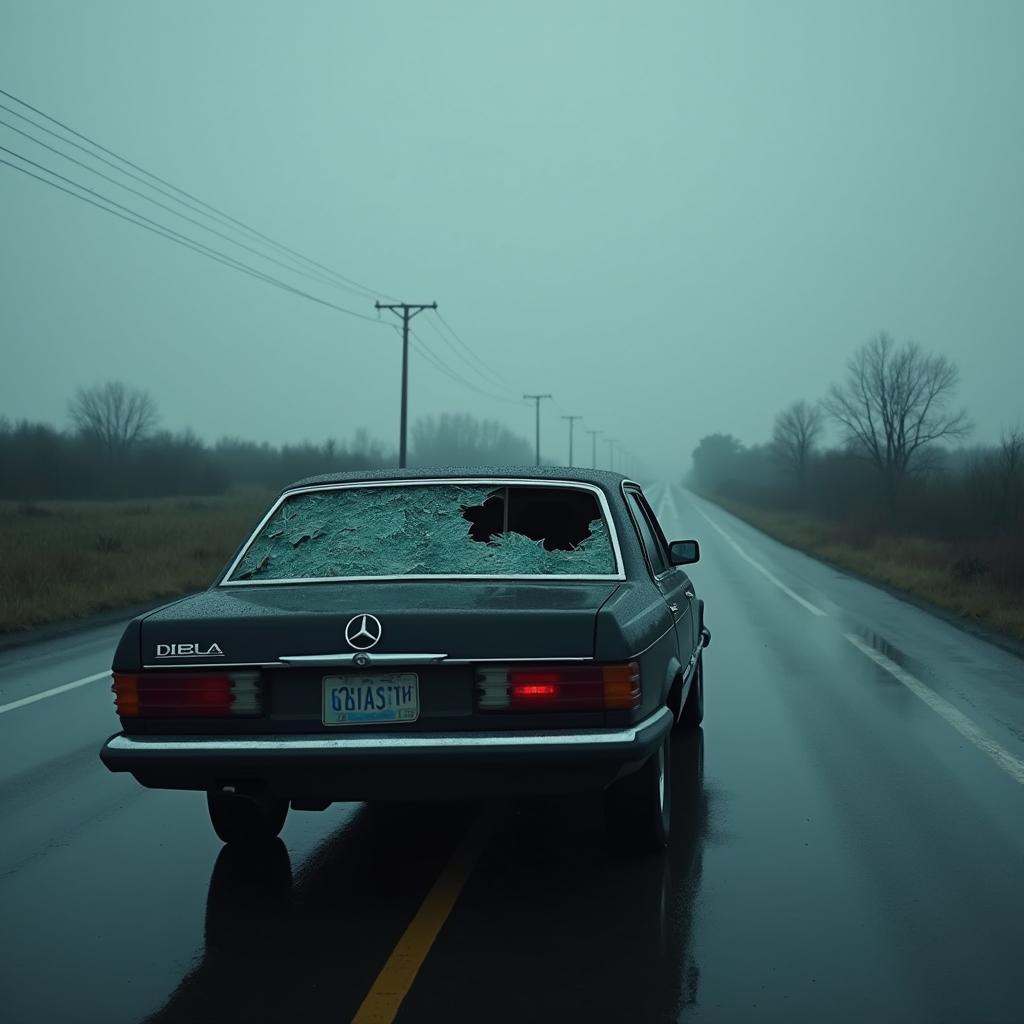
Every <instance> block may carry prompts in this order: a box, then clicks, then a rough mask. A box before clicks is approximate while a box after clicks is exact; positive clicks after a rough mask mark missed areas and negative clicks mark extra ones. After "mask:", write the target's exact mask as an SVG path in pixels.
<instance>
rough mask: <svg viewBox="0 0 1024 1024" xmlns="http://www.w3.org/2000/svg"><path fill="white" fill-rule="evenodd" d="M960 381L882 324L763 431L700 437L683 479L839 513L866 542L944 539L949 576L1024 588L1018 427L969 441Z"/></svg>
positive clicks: (835, 519) (774, 506) (786, 506)
mask: <svg viewBox="0 0 1024 1024" xmlns="http://www.w3.org/2000/svg"><path fill="white" fill-rule="evenodd" d="M957 383H958V374H957V370H956V367H955V366H954V365H953V364H952V363H951V362H950V361H949V360H947V359H946V358H944V357H942V356H936V355H931V354H928V353H926V352H925V351H924V350H923V349H921V348H920V347H919V346H918V345H915V344H910V343H907V344H904V345H902V346H899V345H897V344H896V342H895V341H894V340H893V339H892V338H891V337H890V336H889V335H887V334H884V333H883V334H880V335H878V336H877V337H875V338H873V339H871V341H869V342H868V343H867V344H865V345H864V346H862V347H861V348H860V349H858V350H857V351H856V352H855V353H854V354H853V355H852V356H851V358H850V360H849V362H848V364H847V374H846V377H845V379H844V380H843V381H841V382H840V383H838V384H833V385H832V386H831V388H830V389H829V390H828V391H827V393H826V394H825V395H824V396H823V397H822V398H821V399H820V400H818V401H815V402H809V401H804V400H802V401H796V402H793V403H792V404H791V405H790V406H788V407H787V408H786V409H784V410H782V411H781V412H779V414H778V415H777V416H776V419H775V423H774V429H773V433H772V437H771V439H770V440H768V441H766V442H765V443H763V444H755V445H750V446H747V445H744V444H742V443H741V442H740V441H739V440H737V439H736V438H735V437H733V436H731V435H728V434H713V435H709V436H706V437H704V438H702V439H701V441H700V443H699V444H698V446H697V448H696V449H695V450H694V452H693V469H692V472H691V476H690V481H691V483H692V485H693V486H694V487H695V488H697V489H698V490H701V491H703V492H704V493H706V494H708V495H709V496H711V497H720V498H725V499H730V500H732V501H734V502H738V503H741V504H744V505H747V506H752V507H759V508H763V509H767V510H777V511H784V512H790V513H799V514H802V515H803V516H806V517H808V518H811V519H816V520H823V521H827V522H829V523H831V524H842V526H843V527H844V529H845V534H846V536H847V537H848V538H849V539H850V540H851V541H852V542H853V543H855V544H860V545H862V546H868V545H870V544H871V543H872V542H873V539H874V538H876V537H877V536H878V535H889V536H892V535H900V536H913V537H921V538H928V539H932V540H935V541H942V542H944V543H947V544H950V545H952V546H953V548H954V550H956V551H958V552H960V556H958V557H957V558H956V560H955V562H954V563H953V565H952V568H951V571H952V573H953V575H954V576H955V577H957V578H969V577H971V576H976V575H983V574H988V575H989V577H990V578H991V579H992V580H993V581H995V580H997V579H998V581H999V582H1000V583H1001V584H1002V585H1004V586H1011V587H1014V588H1017V589H1024V428H1022V427H1021V426H1020V425H1016V426H1013V425H1009V426H1007V427H1006V428H1005V429H1004V431H1003V433H1002V437H1001V439H1000V441H999V443H998V444H994V445H977V446H973V447H969V446H967V445H966V444H965V441H966V439H967V437H968V436H969V434H970V431H971V423H970V420H969V418H968V416H967V413H966V411H964V410H962V409H957V408H955V406H954V404H953V399H954V396H955V390H956V386H957ZM826 437H831V439H832V443H831V444H828V443H826Z"/></svg>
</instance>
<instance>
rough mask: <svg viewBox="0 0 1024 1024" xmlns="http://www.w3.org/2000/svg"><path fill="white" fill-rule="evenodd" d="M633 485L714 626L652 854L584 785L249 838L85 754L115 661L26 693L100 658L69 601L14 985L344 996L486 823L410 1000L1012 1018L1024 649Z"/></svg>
mask: <svg viewBox="0 0 1024 1024" xmlns="http://www.w3.org/2000/svg"><path fill="white" fill-rule="evenodd" d="M648 494H649V496H650V497H651V500H652V503H653V504H654V506H655V508H656V510H657V511H658V513H659V516H660V517H661V518H662V521H663V524H664V525H665V529H666V533H668V534H670V535H671V537H672V538H673V539H674V538H682V537H697V538H698V539H699V540H700V541H701V545H702V560H701V562H700V563H699V564H698V565H696V566H694V567H693V569H692V572H691V576H692V578H693V580H694V582H695V584H696V585H697V588H698V593H699V594H700V596H701V597H703V598H704V599H705V601H706V603H707V622H708V625H709V626H710V628H711V630H712V633H713V638H714V639H713V644H712V646H711V648H710V649H709V650H708V651H707V653H706V654H705V673H706V674H705V682H706V691H705V694H706V695H705V704H706V718H705V724H704V727H703V731H702V735H698V736H697V737H696V738H688V739H683V740H680V741H679V742H678V744H677V745H676V747H675V749H674V754H673V756H674V769H673V770H674V792H673V840H672V845H671V847H670V849H669V850H668V851H667V853H666V854H665V856H664V857H655V858H648V859H640V860H622V859H620V858H618V857H616V856H615V855H613V854H612V853H611V852H610V851H609V849H608V847H607V844H606V842H605V837H604V833H603V826H602V821H601V817H600V814H599V804H598V801H596V800H595V799H589V798H588V799H564V800H547V801H530V802H521V803H518V802H517V803H511V804H502V805H498V806H494V807H484V808H481V807H477V806H457V807H453V808H425V809H417V810H416V811H415V812H412V813H410V814H409V815H408V816H395V815H390V816H387V815H385V816H383V817H381V816H378V815H375V814H371V813H370V812H369V810H368V809H367V808H366V807H365V806H363V805H360V804H345V805H335V806H334V807H332V808H331V809H330V810H328V811H327V812H325V813H323V814H308V813H302V812H294V813H292V814H291V815H290V816H289V819H288V823H287V824H286V826H285V829H284V832H283V833H282V841H281V842H280V843H279V844H276V845H275V846H274V847H273V848H272V849H271V850H270V851H268V853H267V855H266V856H265V857H264V858H262V859H261V860H260V861H259V862H258V863H255V864H254V863H250V862H245V861H239V860H237V859H236V858H233V857H231V856H229V855H228V854H227V853H226V852H222V848H221V846H220V843H219V842H218V840H217V839H216V838H215V836H214V834H213V832H212V830H211V828H210V826H209V823H208V821H207V818H206V808H205V802H204V801H203V799H202V797H201V796H199V795H197V794H188V793H172V792H161V791H148V790H144V789H143V788H142V787H140V786H138V785H137V784H136V783H135V781H134V780H133V779H132V778H131V777H129V776H125V775H112V774H110V773H109V772H107V770H106V769H105V768H104V767H103V766H102V765H101V764H100V762H99V758H98V752H99V748H100V745H101V744H102V742H103V740H104V739H106V737H107V736H108V735H110V734H111V733H112V732H114V731H116V727H117V721H116V718H115V717H114V712H113V705H112V698H111V695H110V692H109V688H108V684H107V682H106V681H105V678H104V677H102V676H99V677H98V678H91V681H89V682H84V683H82V685H79V686H75V687H73V688H70V689H66V690H63V691H61V692H58V693H55V694H52V695H50V696H46V697H43V698H42V699H38V700H31V701H30V700H29V698H32V697H35V696H38V695H40V694H43V693H45V692H47V691H50V690H52V689H55V688H57V687H62V686H65V685H66V684H68V683H72V682H77V681H79V680H84V679H90V677H97V676H98V675H99V674H100V673H103V672H104V671H105V670H106V669H107V667H108V666H109V663H110V658H111V655H112V652H113V647H114V644H115V642H116V639H117V637H118V635H119V632H120V626H116V627H108V628H103V629H97V630H91V631H88V632H80V633H77V634H74V635H72V636H70V637H68V638H65V639H60V640H54V641H47V642H40V643H38V644H34V645H31V646H24V647H20V648H14V649H11V650H8V651H6V652H3V653H0V835H2V837H3V840H2V842H0V950H2V951H3V955H2V957H0V1016H2V1017H3V1019H4V1020H5V1021H6V1022H11V1024H15V1022H18V1024H20V1022H23V1021H24V1022H29V1021H31V1022H33V1024H47V1022H51V1021H69V1020H75V1021H79V1022H91V1021H97V1022H103V1024H116V1022H121V1021H124V1022H135V1021H141V1020H144V1019H147V1018H149V1019H153V1020H158V1021H161V1022H163V1021H190V1022H191V1021H203V1020H216V1021H221V1022H225V1024H227V1022H231V1021H236V1020H239V1021H241V1020H245V1021H257V1020H266V1021H275V1022H277V1021H281V1020H294V1021H302V1020H307V1019H308V1020H326V1019H330V1020H349V1019H351V1018H352V1017H353V1016H354V1015H355V1013H356V1012H357V1010H358V1009H359V1007H360V1006H361V1004H363V1001H364V999H365V998H366V997H367V994H368V993H369V992H371V990H373V989H374V985H375V979H377V977H378V975H379V974H380V972H381V970H382V968H383V967H384V965H385V963H387V962H388V960H389V957H390V956H391V954H392V951H393V950H394V948H395V946H396V943H398V941H399V939H400V938H401V937H402V935H403V932H405V930H406V928H407V925H408V924H409V922H410V920H411V919H412V918H413V916H414V914H416V912H417V909H418V908H419V907H420V906H421V904H422V903H423V901H424V898H425V896H426V895H427V893H428V891H430V890H431V887H432V886H434V883H435V880H436V879H437V878H438V876H439V875H440V874H441V873H442V872H443V871H444V870H446V865H450V862H451V858H452V856H453V853H456V852H457V851H460V850H463V851H464V850H465V849H466V848H467V846H466V844H467V843H470V844H472V845H473V855H474V857H475V860H473V859H472V858H470V859H469V860H468V861H466V862H465V865H464V866H465V872H464V874H465V884H464V886H463V888H462V889H461V892H459V894H458V898H457V899H456V900H455V903H454V907H453V909H452V910H451V913H450V916H449V917H448V918H447V921H446V922H445V923H444V926H443V927H442V929H441V931H440V933H439V934H438V936H437V939H436V941H434V943H433V945H432V947H431V948H430V951H429V953H428V954H427V956H426V959H425V961H424V963H423V966H422V969H421V970H420V973H419V975H418V977H417V978H416V980H415V982H414V984H413V986H412V989H411V991H410V993H409V995H408V996H407V998H406V999H405V1001H404V1003H403V1004H402V1007H401V1010H400V1011H399V1013H398V1018H397V1019H398V1020H400V1021H427V1020H437V1019H442V1018H443V1019H445V1020H447V1021H461V1020H465V1021H474V1022H476V1021H479V1020H481V1019H486V1020H488V1021H489V1022H503V1021H509V1022H513V1021H514V1022H516V1024H520V1022H522V1021H532V1020H541V1021H546V1020H551V1021H565V1020H587V1021H669V1020H677V1019H684V1020H687V1021H716V1022H718V1021H721V1022H731V1021H741V1020H757V1021H775V1020H778V1021H788V1022H790V1021H801V1020H817V1019H823V1020H829V1021H857V1022H862V1021H864V1020H876V1021H901V1022H903V1021H921V1022H928V1024H935V1022H940V1021H949V1022H957V1021H971V1022H974V1024H980V1022H993V1024H994V1022H1008V1021H1012V1020H1019V1019H1021V1018H1022V1016H1024V1006H1022V1003H1024V975H1022V972H1021V966H1020V949H1021V942H1022V940H1021V932H1022V927H1024V884H1022V883H1024V661H1022V660H1020V659H1019V658H1017V657H1015V656H1014V655H1012V654H1010V653H1007V652H1006V651H1004V650H1001V649H1000V648H998V647H995V646H992V645H990V644H988V643H986V642H984V641H982V640H980V639H977V638H975V637H973V636H971V635H969V634H967V633H965V632H963V631H961V630H959V629H957V628H956V627H955V626H952V625H950V624H948V623H947V622H945V621H943V620H940V619H938V618H935V617H933V616H931V615H929V614H927V613H926V612H924V611H922V610H920V609H919V608H917V607H914V606H913V605H910V604H908V603H905V602H903V601H900V600H898V599H896V598H895V597H892V596H890V595H889V594H887V593H885V592H883V591H880V590H878V589H876V588H873V587H871V586H869V585H867V584H864V583H862V582H860V581H857V580H855V579H852V578H850V577H848V576H846V575H844V574H843V573H841V572H839V571H837V570H835V569H833V568H830V567H828V566H825V565H823V564H821V563H819V562H815V561H814V560H812V559H810V558H807V557H805V556H803V555H800V554H798V553H796V552H793V551H791V550H790V549H787V548H785V547H783V546H782V545H779V544H777V543H775V542H774V541H771V540H769V539H768V538H766V537H764V536H763V535H762V534H760V533H758V532H757V531H755V530H753V529H752V528H750V527H748V526H746V525H745V524H743V523H741V522H739V521H738V520H736V519H734V518H733V517H731V516H730V515H728V514H727V513H725V512H723V511H722V510H720V509H718V508H716V507H715V506H713V505H710V504H708V503H705V502H703V501H701V500H699V499H697V498H695V497H693V496H692V495H690V494H688V493H686V492H684V491H683V490H682V489H681V488H679V487H677V486H670V485H665V484H661V485H654V486H651V487H650V488H649V489H648ZM701 763H703V775H702V776H701V774H700V765H701ZM467 836H468V837H469V838H468V839H467V838H466V837H467ZM474 837H475V838H474Z"/></svg>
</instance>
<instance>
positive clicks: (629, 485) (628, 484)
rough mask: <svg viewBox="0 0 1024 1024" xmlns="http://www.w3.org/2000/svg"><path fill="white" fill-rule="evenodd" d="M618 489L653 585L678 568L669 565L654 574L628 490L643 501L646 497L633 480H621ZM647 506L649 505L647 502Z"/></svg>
mask: <svg viewBox="0 0 1024 1024" xmlns="http://www.w3.org/2000/svg"><path fill="white" fill-rule="evenodd" d="M620 487H621V489H622V500H623V502H624V503H625V506H626V512H628V513H629V521H630V522H631V523H632V524H633V530H634V531H635V533H636V539H637V543H638V544H639V545H640V550H641V552H643V556H644V564H645V565H646V566H647V572H648V574H649V575H650V577H651V579H652V580H654V581H655V583H660V582H661V581H662V580H663V579H664V578H665V577H666V576H667V575H668V574H669V573H670V572H673V571H674V570H675V569H676V568H678V566H675V565H670V566H669V567H668V568H667V569H666V570H665V571H664V572H662V573H656V572H655V571H654V566H653V565H651V560H650V558H649V557H648V555H647V545H646V544H644V542H643V538H642V537H641V536H640V525H639V523H637V521H636V516H635V515H634V514H633V507H632V506H631V505H630V503H629V492H630V490H636V491H637V493H639V494H640V496H641V497H642V498H643V499H644V501H646V500H647V498H646V495H644V492H643V488H641V486H640V485H639V484H638V483H636V482H635V481H633V480H623V481H622V483H621V484H620ZM648 504H650V503H649V502H648ZM655 540H657V537H655Z"/></svg>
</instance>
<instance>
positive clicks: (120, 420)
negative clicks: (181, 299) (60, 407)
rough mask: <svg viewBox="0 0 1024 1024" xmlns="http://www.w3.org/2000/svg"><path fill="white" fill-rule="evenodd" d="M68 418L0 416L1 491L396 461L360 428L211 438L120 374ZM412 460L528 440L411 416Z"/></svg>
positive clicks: (113, 492) (490, 453)
mask: <svg viewBox="0 0 1024 1024" xmlns="http://www.w3.org/2000/svg"><path fill="white" fill-rule="evenodd" d="M69 415H70V419H71V426H70V428H68V429H65V430H61V429H58V428H56V427H54V426H52V425H50V424H46V423H32V422H28V421H25V420H23V421H20V422H16V423H12V422H10V421H9V420H6V419H3V418H0V499H16V500H42V499H51V498H52V499H56V498H86V499H91V498H107V499H110V498H114V499H116V498H158V497H170V496H177V495H216V494H223V493H225V492H227V491H230V490H232V489H235V488H238V487H259V488H262V489H267V490H274V489H277V488H280V487H282V486H284V485H285V484H287V483H290V482H291V481H293V480H298V479H302V478H303V477H307V476H313V475H315V474H319V473H334V472H344V471H349V470H365V469H380V468H387V467H390V466H394V465H396V464H397V456H396V454H395V451H394V449H392V448H389V447H388V446H386V445H384V444H383V443H382V442H380V441H379V440H376V439H375V438H372V437H371V436H370V435H369V434H368V433H367V432H366V431H365V430H357V431H356V432H355V434H354V436H353V437H352V439H351V440H350V441H347V442H346V441H337V440H333V439H329V440H326V441H324V442H321V443H313V442H304V443H300V444H285V445H279V446H278V445H271V444H268V443H266V442H264V443H257V442H254V441H247V440H244V439H242V438H238V437H225V438H222V439H221V440H219V441H217V442H216V443H214V444H208V443H206V442H204V441H203V440H202V439H201V438H199V437H197V436H196V435H195V434H194V433H192V432H191V431H181V432H177V433H174V432H171V431H167V430H159V429H157V422H158V416H157V412H156V404H155V402H154V401H153V399H152V397H151V396H150V395H149V394H148V392H146V391H144V390H141V389H129V388H127V387H126V386H125V385H123V384H121V383H120V382H118V381H109V382H107V383H105V384H101V385H97V386H95V387H92V388H85V389H80V390H79V391H78V392H77V393H76V395H75V397H74V398H73V399H72V401H71V403H70V404H69ZM410 440H411V446H410V464H412V465H482V464H501V463H510V462H516V463H522V462H526V461H531V460H530V453H531V449H530V446H529V444H528V442H527V441H526V440H525V439H523V438H521V437H518V436H516V435H514V434H512V433H511V432H510V431H509V430H507V429H506V428H505V427H503V426H502V425H501V424H499V423H496V422H494V421H490V420H477V419H475V418H474V417H472V416H468V415H464V414H445V415H443V416H441V417H438V418H434V417H427V418H424V419H421V420H418V421H416V422H415V423H414V424H413V426H412V430H411V431H410Z"/></svg>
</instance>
